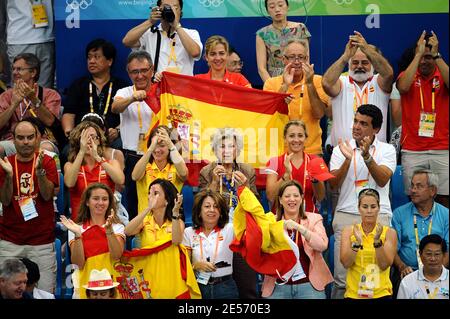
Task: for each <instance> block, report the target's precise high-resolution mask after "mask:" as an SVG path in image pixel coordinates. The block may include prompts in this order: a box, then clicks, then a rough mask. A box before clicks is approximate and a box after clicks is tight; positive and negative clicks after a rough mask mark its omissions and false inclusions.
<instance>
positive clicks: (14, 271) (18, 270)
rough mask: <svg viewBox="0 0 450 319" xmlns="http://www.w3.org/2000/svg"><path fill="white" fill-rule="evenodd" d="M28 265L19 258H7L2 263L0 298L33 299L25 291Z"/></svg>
mask: <svg viewBox="0 0 450 319" xmlns="http://www.w3.org/2000/svg"><path fill="white" fill-rule="evenodd" d="M27 273H28V270H27V267H25V265H24V264H23V262H21V261H20V260H19V259H17V258H12V259H6V260H5V261H3V263H1V264H0V300H1V299H33V297H32V296H31V295H30V294H28V293H27V292H26V291H25V288H26V286H27Z"/></svg>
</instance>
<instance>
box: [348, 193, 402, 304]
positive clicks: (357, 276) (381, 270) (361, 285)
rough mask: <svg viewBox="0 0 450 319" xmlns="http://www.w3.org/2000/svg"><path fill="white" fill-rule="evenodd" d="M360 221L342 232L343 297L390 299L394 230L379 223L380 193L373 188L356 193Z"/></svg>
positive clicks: (395, 251) (395, 247)
mask: <svg viewBox="0 0 450 319" xmlns="http://www.w3.org/2000/svg"><path fill="white" fill-rule="evenodd" d="M358 209H359V213H360V215H361V223H360V224H354V225H350V226H347V227H345V228H344V230H343V231H342V239H341V253H340V260H341V263H342V265H343V266H344V267H345V268H346V269H348V271H347V283H346V288H345V295H344V297H345V298H350V299H378V298H389V299H390V298H392V283H391V280H390V279H389V273H390V267H391V265H392V263H393V262H394V257H395V255H396V253H397V233H396V231H395V230H394V229H392V228H390V227H388V226H382V225H381V224H380V223H379V222H378V213H379V212H380V194H379V193H378V191H377V190H375V189H372V188H367V189H363V190H362V191H361V192H359V194H358Z"/></svg>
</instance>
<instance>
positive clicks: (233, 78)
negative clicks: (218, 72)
mask: <svg viewBox="0 0 450 319" xmlns="http://www.w3.org/2000/svg"><path fill="white" fill-rule="evenodd" d="M194 76H195V77H196V78H199V79H206V80H211V70H209V72H208V73H203V74H196V75H194ZM223 82H227V83H230V84H234V85H240V86H245V87H248V88H251V87H252V85H251V84H250V82H249V81H248V80H247V79H246V78H245V76H243V75H242V74H241V73H235V72H228V70H225V75H224V77H223Z"/></svg>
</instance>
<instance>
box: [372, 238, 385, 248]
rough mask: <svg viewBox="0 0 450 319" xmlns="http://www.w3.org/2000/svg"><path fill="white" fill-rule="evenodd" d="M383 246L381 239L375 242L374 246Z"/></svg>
mask: <svg viewBox="0 0 450 319" xmlns="http://www.w3.org/2000/svg"><path fill="white" fill-rule="evenodd" d="M381 246H383V241H382V240H381V239H380V241H378V242H375V241H374V242H373V248H380V247H381Z"/></svg>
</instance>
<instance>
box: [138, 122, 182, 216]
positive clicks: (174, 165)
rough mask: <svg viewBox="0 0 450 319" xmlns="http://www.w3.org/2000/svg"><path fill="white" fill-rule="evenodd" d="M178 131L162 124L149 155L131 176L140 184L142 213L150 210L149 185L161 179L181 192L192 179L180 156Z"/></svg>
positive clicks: (152, 136) (152, 138)
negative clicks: (189, 179)
mask: <svg viewBox="0 0 450 319" xmlns="http://www.w3.org/2000/svg"><path fill="white" fill-rule="evenodd" d="M178 141H179V136H178V133H177V132H176V130H170V129H169V128H168V127H167V126H165V125H160V126H158V127H156V128H154V129H153V130H152V131H151V132H150V137H149V139H148V142H147V147H148V149H147V152H145V154H144V155H143V156H142V157H141V158H140V159H139V161H138V162H137V163H136V166H135V167H134V169H133V172H132V173H131V178H132V179H133V180H134V181H136V191H137V195H138V213H141V212H142V211H143V210H144V209H146V208H147V203H148V196H147V194H148V189H149V185H150V184H151V183H152V182H153V181H154V180H156V179H157V178H163V179H166V180H168V181H170V182H172V184H173V185H174V186H175V187H176V189H177V190H178V191H179V192H180V191H181V188H182V187H183V183H184V181H185V180H186V178H187V176H188V169H187V167H186V164H185V163H184V159H183V158H182V157H181V154H180V153H179V149H178V148H177V146H175V144H178Z"/></svg>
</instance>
